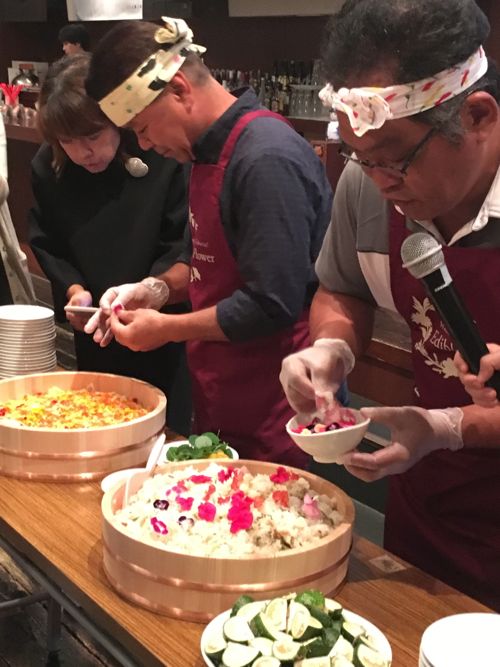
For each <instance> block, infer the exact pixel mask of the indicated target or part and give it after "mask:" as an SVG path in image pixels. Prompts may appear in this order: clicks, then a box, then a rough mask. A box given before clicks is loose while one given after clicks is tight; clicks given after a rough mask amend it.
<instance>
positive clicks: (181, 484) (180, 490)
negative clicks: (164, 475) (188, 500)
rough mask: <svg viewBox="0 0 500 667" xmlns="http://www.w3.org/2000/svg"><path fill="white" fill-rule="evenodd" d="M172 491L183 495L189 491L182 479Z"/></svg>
mask: <svg viewBox="0 0 500 667" xmlns="http://www.w3.org/2000/svg"><path fill="white" fill-rule="evenodd" d="M171 491H174V493H183V492H184V491H187V486H186V484H185V482H184V480H182V479H181V481H180V482H177V484H176V485H175V486H173V487H172V489H171Z"/></svg>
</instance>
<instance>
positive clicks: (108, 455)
mask: <svg viewBox="0 0 500 667" xmlns="http://www.w3.org/2000/svg"><path fill="white" fill-rule="evenodd" d="M51 387H59V388H61V389H86V388H89V387H91V388H93V389H95V390H96V391H114V392H117V393H118V394H122V395H123V396H126V397H128V398H135V399H137V400H138V401H139V403H141V404H142V405H143V406H144V407H145V408H147V409H148V410H149V412H148V414H146V415H143V416H142V417H139V418H137V419H134V420H132V421H129V422H124V423H122V424H118V425H114V426H104V427H101V428H89V429H83V428H80V429H68V430H63V429H54V428H31V427H25V426H16V425H15V424H11V423H9V422H8V421H2V420H1V419H0V474H2V475H8V476H10V477H16V478H19V479H32V480H37V481H58V482H62V481H67V482H81V481H84V480H91V479H100V478H102V477H104V476H105V475H107V474H108V473H110V472H113V471H114V470H120V469H122V468H131V467H136V466H140V465H142V464H144V463H145V461H146V459H147V457H148V454H149V451H150V449H151V446H152V444H153V442H154V438H155V437H156V436H157V435H159V434H160V433H161V432H162V430H163V428H164V425H165V413H166V405H167V400H166V397H165V394H164V393H163V392H162V391H160V389H157V388H156V387H153V385H150V384H148V383H147V382H142V381H141V380H135V379H133V378H128V377H124V376H121V375H112V374H108V373H86V372H61V373H41V374H37V375H23V376H18V377H13V378H9V379H6V380H2V381H1V382H0V403H2V402H3V401H7V400H10V399H12V398H21V397H22V396H24V395H25V394H32V393H34V392H44V391H46V390H47V389H50V388H51Z"/></svg>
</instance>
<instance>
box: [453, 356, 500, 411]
mask: <svg viewBox="0 0 500 667" xmlns="http://www.w3.org/2000/svg"><path fill="white" fill-rule="evenodd" d="M488 350H489V351H490V353H489V354H485V355H484V357H481V361H480V364H479V373H478V374H477V375H473V374H472V373H471V372H470V370H469V366H468V365H467V362H466V361H465V360H464V358H463V357H462V355H461V354H460V352H457V353H456V354H455V360H454V361H455V366H456V367H457V369H458V376H459V378H460V382H461V383H462V384H463V385H464V387H465V391H466V392H467V393H468V394H470V395H471V397H472V400H473V401H474V403H476V405H480V406H481V407H482V408H494V407H495V406H497V405H498V398H497V393H496V391H495V390H494V389H493V388H492V387H487V386H486V382H488V380H489V379H490V378H491V376H492V375H493V373H494V372H495V371H499V370H500V345H494V344H493V343H491V344H489V345H488Z"/></svg>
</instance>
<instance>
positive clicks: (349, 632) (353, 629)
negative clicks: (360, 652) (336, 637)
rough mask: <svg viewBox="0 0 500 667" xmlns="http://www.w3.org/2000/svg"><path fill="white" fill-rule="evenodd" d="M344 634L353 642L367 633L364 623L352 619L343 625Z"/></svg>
mask: <svg viewBox="0 0 500 667" xmlns="http://www.w3.org/2000/svg"><path fill="white" fill-rule="evenodd" d="M342 634H343V635H344V637H345V638H346V639H347V641H349V642H351V644H353V643H354V642H355V641H356V639H357V638H358V637H359V636H360V635H364V634H365V629H364V627H363V626H362V625H358V624H357V623H352V622H351V621H345V622H344V624H343V625H342Z"/></svg>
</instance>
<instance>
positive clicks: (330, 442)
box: [286, 410, 370, 463]
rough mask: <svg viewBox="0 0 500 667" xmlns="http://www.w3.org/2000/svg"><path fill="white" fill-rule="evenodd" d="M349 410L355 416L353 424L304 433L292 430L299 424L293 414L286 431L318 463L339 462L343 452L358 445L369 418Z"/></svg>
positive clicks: (357, 411)
mask: <svg viewBox="0 0 500 667" xmlns="http://www.w3.org/2000/svg"><path fill="white" fill-rule="evenodd" d="M351 412H352V413H354V416H355V417H356V424H355V425H354V426H345V427H344V428H339V429H337V430H336V431H325V432H324V433H309V434H306V435H304V434H302V433H294V432H293V431H292V429H293V428H297V426H298V425H299V424H298V422H297V417H296V416H295V417H292V419H290V421H289V422H288V423H287V425H286V431H287V433H288V435H289V436H290V437H291V439H292V440H293V441H294V443H295V444H296V445H297V447H300V449H302V451H304V452H306V453H307V454H310V455H311V456H312V457H313V459H314V460H315V461H317V462H318V463H339V459H340V457H341V456H342V455H343V454H347V452H350V451H352V450H353V449H355V448H356V446H357V445H359V443H360V442H361V440H362V439H363V436H364V435H365V433H366V430H367V428H368V424H369V423H370V420H369V419H363V417H362V416H361V414H360V412H359V410H351Z"/></svg>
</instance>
